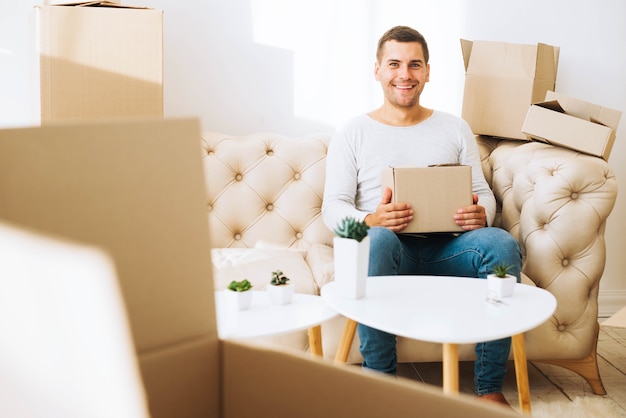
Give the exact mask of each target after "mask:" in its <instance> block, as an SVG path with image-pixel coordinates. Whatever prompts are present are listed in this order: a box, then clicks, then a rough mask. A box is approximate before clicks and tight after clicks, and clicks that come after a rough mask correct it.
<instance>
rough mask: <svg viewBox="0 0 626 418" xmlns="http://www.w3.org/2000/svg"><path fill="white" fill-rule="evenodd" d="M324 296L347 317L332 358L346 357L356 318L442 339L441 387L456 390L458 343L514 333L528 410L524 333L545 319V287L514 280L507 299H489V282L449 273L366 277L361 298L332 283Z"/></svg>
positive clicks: (548, 302) (551, 302) (549, 305)
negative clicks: (347, 295) (343, 293)
mask: <svg viewBox="0 0 626 418" xmlns="http://www.w3.org/2000/svg"><path fill="white" fill-rule="evenodd" d="M321 295H322V298H323V299H324V300H325V301H326V302H327V303H328V304H329V305H330V306H331V307H332V308H333V309H335V310H336V311H337V312H339V313H340V314H342V315H343V316H345V317H347V318H349V319H350V320H351V321H348V323H347V325H346V329H345V330H344V333H343V335H342V340H341V342H340V345H339V351H338V353H337V357H336V359H337V360H338V361H342V362H345V361H346V359H347V356H348V351H349V349H350V346H351V345H352V339H353V338H354V332H355V330H356V323H362V324H364V325H367V326H370V327H372V328H376V329H380V330H382V331H386V332H389V333H392V334H395V335H399V336H403V337H407V338H412V339H416V340H422V341H430V342H435V343H442V344H443V385H444V391H445V392H458V344H466V343H477V342H481V341H490V340H495V339H500V338H504V337H512V339H513V343H512V348H513V358H514V361H515V372H516V378H517V386H518V394H519V399H520V409H522V411H524V412H529V411H530V392H529V389H528V370H527V365H526V351H525V346H524V335H523V333H524V332H526V331H528V330H530V329H533V328H535V327H537V326H539V325H541V324H542V323H544V322H545V321H546V320H548V318H550V316H551V315H552V314H553V313H554V310H555V309H556V299H555V298H554V296H553V295H552V294H551V293H550V292H548V291H546V290H543V289H539V288H537V287H533V286H528V285H523V284H517V285H516V288H515V294H514V295H513V297H511V298H505V299H502V302H501V303H494V302H490V301H488V300H487V281H486V280H484V279H470V278H462V277H447V276H378V277H368V279H367V290H366V295H365V297H364V298H363V299H358V300H354V299H347V298H342V297H340V296H339V294H338V287H337V286H336V283H335V282H331V283H328V284H327V285H325V286H324V287H323V288H322V291H321Z"/></svg>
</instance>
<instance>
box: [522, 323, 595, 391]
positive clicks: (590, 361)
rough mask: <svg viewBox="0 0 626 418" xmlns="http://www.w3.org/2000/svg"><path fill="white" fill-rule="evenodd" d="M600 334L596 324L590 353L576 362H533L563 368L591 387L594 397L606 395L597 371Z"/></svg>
mask: <svg viewBox="0 0 626 418" xmlns="http://www.w3.org/2000/svg"><path fill="white" fill-rule="evenodd" d="M599 332H600V325H599V324H596V332H595V338H594V342H593V345H592V346H593V348H592V350H591V353H589V354H588V355H587V356H585V357H583V358H581V359H578V360H534V361H536V362H537V363H546V364H552V365H555V366H560V367H564V368H566V369H568V370H570V371H573V372H574V373H577V374H578V375H580V376H581V377H582V378H583V379H585V380H586V381H587V383H588V384H589V386H591V391H592V392H593V393H594V394H595V395H606V390H605V389H604V385H603V384H602V379H601V378H600V370H599V369H598V356H597V349H598V333H599Z"/></svg>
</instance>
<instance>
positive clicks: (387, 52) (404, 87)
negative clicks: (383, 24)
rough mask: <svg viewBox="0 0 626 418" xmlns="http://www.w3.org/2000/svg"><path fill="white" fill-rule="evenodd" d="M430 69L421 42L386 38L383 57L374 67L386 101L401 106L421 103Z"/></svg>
mask: <svg viewBox="0 0 626 418" xmlns="http://www.w3.org/2000/svg"><path fill="white" fill-rule="evenodd" d="M429 73H430V65H428V64H427V63H426V61H425V59H424V51H423V50H422V45H421V44H420V43H419V42H397V41H388V42H386V43H385V45H384V49H383V55H382V57H381V60H380V62H376V66H375V69H374V75H375V77H376V80H377V81H379V82H380V85H381V86H382V88H383V92H384V94H385V101H386V102H388V103H390V104H392V105H394V106H397V107H412V106H415V105H417V104H419V97H420V94H422V90H424V85H425V84H426V83H427V82H428V77H429Z"/></svg>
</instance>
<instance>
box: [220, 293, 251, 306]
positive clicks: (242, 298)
mask: <svg viewBox="0 0 626 418" xmlns="http://www.w3.org/2000/svg"><path fill="white" fill-rule="evenodd" d="M224 296H225V299H226V300H225V301H226V306H227V307H228V309H230V310H232V311H245V310H246V309H248V308H250V304H251V303H252V291H251V290H246V291H245V292H235V291H234V290H229V289H226V290H224Z"/></svg>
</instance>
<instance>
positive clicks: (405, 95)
mask: <svg viewBox="0 0 626 418" xmlns="http://www.w3.org/2000/svg"><path fill="white" fill-rule="evenodd" d="M428 58H429V57H428V45H427V43H426V40H425V39H424V37H423V36H422V35H421V34H420V33H419V32H417V31H416V30H414V29H412V28H410V27H406V26H397V27H394V28H392V29H390V30H389V31H387V32H386V33H385V34H384V35H383V36H382V37H381V38H380V40H379V42H378V49H377V52H376V63H375V65H374V76H375V78H376V80H377V81H378V82H380V85H381V87H382V90H383V93H384V102H383V104H382V105H381V106H380V107H379V108H377V109H375V110H372V111H371V112H369V113H367V114H362V115H358V116H356V117H355V118H353V119H352V120H350V121H348V122H347V123H346V124H344V125H343V126H341V127H340V128H339V129H338V130H337V131H336V132H335V134H334V135H333V138H332V140H331V143H330V146H329V149H328V155H327V159H326V186H325V189H324V203H323V206H322V214H323V217H324V222H325V223H326V225H327V226H328V227H329V228H330V229H334V228H335V226H336V225H338V223H339V222H340V221H341V219H343V218H345V217H353V218H356V219H358V220H364V221H365V222H366V223H367V224H368V225H369V226H370V227H371V228H370V230H369V236H370V246H371V249H370V263H369V275H370V276H388V275H400V274H402V275H420V274H425V275H439V276H444V275H447V276H460V277H480V278H485V277H487V274H488V273H490V272H491V270H492V268H493V266H494V265H495V264H507V265H510V266H511V270H510V271H511V274H514V275H515V276H516V277H517V278H518V281H519V277H520V270H521V265H522V261H521V252H520V249H519V245H518V243H517V241H516V240H515V239H514V238H513V237H512V236H511V235H510V234H509V233H508V232H506V231H505V230H503V229H500V228H493V227H490V225H491V224H492V222H493V219H494V217H495V209H496V203H495V198H494V196H493V193H492V191H491V189H490V188H489V185H488V184H487V182H486V181H485V178H484V176H483V171H482V167H481V163H480V156H479V153H478V147H477V146H476V142H475V139H474V135H473V134H472V131H471V129H470V127H469V125H468V124H467V123H466V122H465V121H464V120H463V119H461V118H459V117H457V116H453V115H450V114H448V113H445V112H441V111H437V110H433V109H428V108H425V107H423V106H422V105H421V104H420V95H421V93H422V91H423V90H424V87H425V85H426V83H427V82H428V79H429V76H430V64H429V62H428ZM431 164H464V165H470V166H471V167H472V189H473V194H474V202H473V204H472V205H470V206H467V207H463V208H459V209H458V210H457V211H456V213H451V214H450V216H451V217H452V218H453V219H454V221H455V222H456V224H457V225H459V226H460V227H461V228H462V229H463V230H464V231H465V232H464V233H462V234H455V235H452V234H449V235H448V234H435V235H430V236H423V235H421V236H415V235H410V234H399V232H402V230H403V229H404V228H405V227H406V226H407V224H408V223H409V222H410V221H411V220H412V219H413V216H414V212H413V210H412V209H411V207H410V205H409V204H407V203H402V202H392V196H391V190H390V189H388V188H386V189H384V190H382V188H381V171H382V170H383V169H384V168H387V167H389V166H414V167H425V166H428V165H431ZM441 192H443V191H441ZM423 198H424V199H428V198H429V197H428V196H423ZM358 332H359V338H360V340H361V346H360V351H361V354H362V356H363V367H365V368H368V369H373V370H377V371H380V372H384V373H389V374H395V373H396V365H397V356H396V336H395V335H392V334H389V333H386V332H383V331H380V330H377V329H374V328H370V327H367V326H364V325H361V324H359V326H358ZM509 349H510V338H505V339H502V340H498V341H490V342H485V343H479V344H477V345H476V356H477V360H476V362H475V367H474V384H475V391H476V394H477V395H478V396H480V397H482V398H484V399H486V400H490V401H496V402H500V403H505V404H506V403H507V402H506V399H505V398H504V396H503V395H502V384H503V382H504V376H505V374H506V362H507V360H508V357H509Z"/></svg>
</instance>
